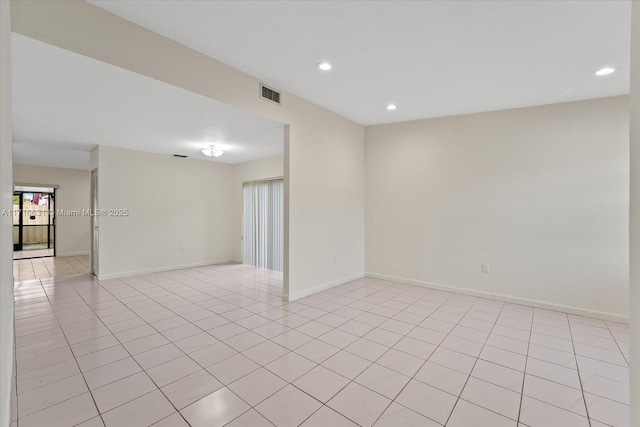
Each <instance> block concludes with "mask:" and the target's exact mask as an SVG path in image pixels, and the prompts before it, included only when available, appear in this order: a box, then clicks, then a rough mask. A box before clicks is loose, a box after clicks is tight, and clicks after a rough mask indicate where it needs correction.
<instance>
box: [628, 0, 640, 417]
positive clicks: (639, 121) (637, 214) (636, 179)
mask: <svg viewBox="0 0 640 427" xmlns="http://www.w3.org/2000/svg"><path fill="white" fill-rule="evenodd" d="M632 3H633V4H632V18H631V73H630V74H631V102H630V106H631V108H630V120H631V126H630V130H631V133H630V137H631V141H630V142H631V144H630V146H631V162H630V163H631V190H630V197H631V210H630V236H629V242H630V254H629V262H630V280H629V287H630V289H629V301H630V304H631V310H630V312H631V319H630V325H629V326H630V333H631V334H630V348H629V353H630V361H629V367H630V379H631V380H630V383H631V384H630V392H631V393H630V399H629V401H630V403H631V422H630V424H629V425H632V426H638V425H640V3H638V2H632Z"/></svg>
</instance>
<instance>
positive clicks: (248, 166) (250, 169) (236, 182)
mask: <svg viewBox="0 0 640 427" xmlns="http://www.w3.org/2000/svg"><path fill="white" fill-rule="evenodd" d="M283 176H284V156H275V157H268V158H266V159H259V160H254V161H251V162H245V163H238V164H235V165H233V260H234V261H235V262H242V257H243V241H242V215H243V205H242V200H243V199H242V183H243V182H246V181H256V180H260V179H266V178H277V177H283Z"/></svg>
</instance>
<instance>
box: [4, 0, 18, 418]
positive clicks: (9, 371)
mask: <svg viewBox="0 0 640 427" xmlns="http://www.w3.org/2000/svg"><path fill="white" fill-rule="evenodd" d="M10 28H11V10H10V4H9V2H5V1H0V93H2V97H0V211H4V212H11V210H12V209H13V176H12V163H13V148H12V145H13V142H12V131H11V30H10ZM12 218H13V216H12V215H0V427H9V425H10V424H11V421H12V420H14V419H16V418H17V411H16V408H15V404H14V403H15V399H14V398H12V396H13V395H14V394H15V393H12V389H13V386H14V383H15V377H14V328H13V322H14V316H13V310H14V303H13V230H12V228H13V226H12ZM12 401H13V402H12Z"/></svg>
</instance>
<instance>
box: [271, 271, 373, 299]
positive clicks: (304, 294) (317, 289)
mask: <svg viewBox="0 0 640 427" xmlns="http://www.w3.org/2000/svg"><path fill="white" fill-rule="evenodd" d="M363 277H364V273H358V274H354V275H353V276H349V277H343V278H341V279H338V280H334V281H333V282H328V283H323V284H322V285H318V286H314V287H313V288H311V289H307V290H305V291H300V292H295V293H293V294H284V295H282V300H283V301H287V302H292V301H295V300H297V299H300V298H304V297H308V296H309V295H313V294H315V293H318V292H321V291H324V290H327V289H330V288H333V287H334V286H338V285H342V284H344V283H347V282H350V281H352V280H357V279H362V278H363Z"/></svg>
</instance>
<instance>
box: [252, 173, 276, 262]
mask: <svg viewBox="0 0 640 427" xmlns="http://www.w3.org/2000/svg"><path fill="white" fill-rule="evenodd" d="M243 201H244V220H243V222H244V225H243V238H244V263H245V264H250V265H255V266H257V267H260V268H266V269H268V270H275V271H282V268H283V266H282V258H283V250H284V248H283V240H284V213H283V211H284V181H283V180H282V179H275V180H270V181H260V182H252V183H245V184H244V185H243Z"/></svg>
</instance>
